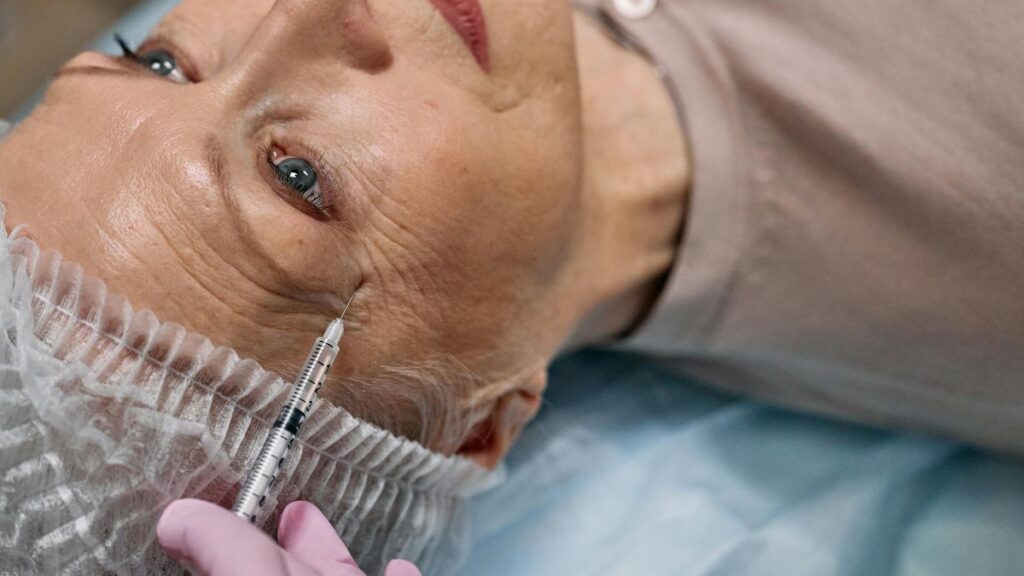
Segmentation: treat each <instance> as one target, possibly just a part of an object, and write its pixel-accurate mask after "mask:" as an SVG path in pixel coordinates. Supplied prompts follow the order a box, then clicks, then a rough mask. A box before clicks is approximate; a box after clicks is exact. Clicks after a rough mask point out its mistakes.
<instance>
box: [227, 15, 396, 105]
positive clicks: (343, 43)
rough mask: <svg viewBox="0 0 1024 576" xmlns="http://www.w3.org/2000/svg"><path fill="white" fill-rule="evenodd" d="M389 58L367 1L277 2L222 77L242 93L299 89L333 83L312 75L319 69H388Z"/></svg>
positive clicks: (386, 42) (384, 39)
mask: <svg viewBox="0 0 1024 576" xmlns="http://www.w3.org/2000/svg"><path fill="white" fill-rule="evenodd" d="M392 58H393V57H392V52H391V46H390V44H389V43H388V40H387V37H386V36H385V32H384V29H383V28H382V26H381V25H380V23H379V22H378V21H377V20H376V19H375V18H374V15H373V12H372V10H371V8H370V6H369V4H368V2H367V0H277V2H275V3H274V6H273V8H272V9H271V10H270V12H269V13H268V15H267V16H266V18H264V20H263V21H262V22H261V23H260V25H259V26H258V27H257V28H256V30H255V31H254V32H253V34H252V36H251V37H250V38H249V41H248V42H247V43H246V46H245V48H244V49H243V50H242V51H241V53H240V54H239V56H238V58H236V59H235V61H234V62H232V63H231V64H230V65H229V67H228V68H227V69H226V70H224V76H223V78H224V80H225V81H226V83H227V84H228V85H230V86H233V87H235V88H236V89H237V91H238V92H239V93H242V94H248V95H253V94H259V93H261V92H263V91H264V90H265V89H266V88H267V87H268V86H280V85H291V86H292V87H293V88H296V89H300V90H301V89H302V87H306V86H309V85H310V83H311V82H316V81H324V80H328V81H337V78H328V79H325V78H321V77H317V76H319V75H320V74H322V73H323V72H324V71H330V70H337V71H343V70H350V71H351V70H355V71H363V72H369V73H372V72H377V71H380V70H382V69H385V68H387V67H389V66H390V65H391V62H392ZM325 63H326V64H328V66H326V67H325V66H321V65H322V64H325ZM282 82H296V83H292V84H283V83H282Z"/></svg>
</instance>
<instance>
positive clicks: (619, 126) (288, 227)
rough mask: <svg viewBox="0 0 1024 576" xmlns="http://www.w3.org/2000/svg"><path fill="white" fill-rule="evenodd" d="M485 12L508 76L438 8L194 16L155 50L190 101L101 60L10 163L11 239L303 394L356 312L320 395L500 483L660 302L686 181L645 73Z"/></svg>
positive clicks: (70, 81)
mask: <svg viewBox="0 0 1024 576" xmlns="http://www.w3.org/2000/svg"><path fill="white" fill-rule="evenodd" d="M481 5H482V9H483V13H484V17H485V19H486V26H487V38H488V42H489V50H488V68H489V70H484V67H483V66H481V65H480V63H479V62H478V59H477V58H474V55H473V53H471V52H470V50H469V49H468V48H467V46H466V44H465V42H463V40H462V39H461V38H460V37H459V35H458V34H456V33H455V31H454V30H453V28H452V27H451V26H450V25H448V23H447V22H446V21H445V19H444V18H443V16H442V15H441V14H440V12H439V10H438V8H437V7H436V6H434V5H433V4H432V3H431V2H429V1H427V0H279V1H277V2H274V1H272V0H216V1H213V0H184V1H183V2H181V4H180V5H179V7H177V8H176V9H175V10H173V11H172V12H171V13H170V14H169V15H168V16H167V17H166V18H165V19H164V20H163V21H162V22H161V24H160V25H158V27H157V28H156V29H155V30H154V31H153V33H152V34H151V36H150V39H149V40H147V41H146V42H144V43H143V44H142V45H141V46H139V47H137V48H136V50H135V51H136V52H137V53H139V54H147V53H152V51H154V50H164V51H166V52H168V53H170V54H172V55H173V57H174V58H175V60H176V62H177V64H178V68H179V69H180V72H181V74H182V77H183V79H186V80H187V82H185V83H177V82H175V81H173V78H170V79H169V78H167V77H162V76H159V75H156V74H154V73H153V72H151V71H150V70H148V69H146V68H145V67H143V66H139V65H137V64H136V63H134V62H132V61H129V60H128V59H124V58H118V57H113V56H107V55H101V54H96V53H86V54H82V55H80V56H79V57H77V58H75V59H74V60H73V61H71V62H70V63H69V64H68V65H67V66H65V67H64V68H63V69H62V71H61V72H60V73H59V74H58V75H57V77H56V79H55V80H54V82H53V84H52V85H51V87H50V89H49V90H48V92H47V95H46V97H45V99H44V102H43V103H42V104H41V105H40V106H39V108H38V109H37V110H36V111H35V112H34V113H33V114H32V115H31V116H30V117H29V118H28V119H27V120H26V121H25V122H24V123H22V124H21V125H20V126H19V127H18V128H17V129H16V130H15V131H14V132H13V133H12V134H11V135H10V136H9V137H8V138H7V139H6V140H5V141H3V142H2V143H0V199H2V201H3V202H4V204H5V205H6V206H7V209H8V212H7V222H6V225H7V227H8V229H11V228H13V227H14V226H15V225H18V224H25V225H27V227H28V228H27V230H28V234H29V235H30V236H31V237H33V238H34V239H35V240H36V241H37V242H38V243H39V244H41V245H42V246H43V247H44V248H55V249H58V250H60V251H61V252H62V253H63V254H64V255H65V257H66V258H68V259H69V260H71V261H75V262H78V263H79V264H81V265H82V266H83V267H84V268H85V271H86V273H89V274H92V275H95V276H98V277H100V278H102V279H104V280H105V281H106V282H107V284H108V285H109V286H110V288H111V289H112V290H115V291H117V292H120V293H122V294H124V295H126V296H127V297H128V298H129V299H130V300H131V301H132V303H133V305H134V306H135V307H136V308H150V309H152V310H153V311H154V312H155V313H156V314H157V316H158V317H160V318H161V319H162V320H164V321H174V322H178V323H180V324H182V325H184V326H185V327H187V328H189V329H191V330H194V331H196V332H200V333H202V334H204V335H206V336H208V337H209V338H210V339H211V340H213V342H215V343H216V344H220V345H226V346H230V347H232V348H234V349H235V350H237V351H238V352H239V353H240V354H242V355H243V356H250V357H253V358H255V359H256V360H259V361H260V362H262V363H263V365H264V366H266V367H267V368H269V369H271V370H276V371H278V372H279V373H281V374H282V375H284V376H286V377H288V376H290V375H291V374H293V372H294V370H295V369H296V368H297V367H298V365H299V364H300V363H301V362H302V360H303V359H304V357H305V353H306V351H307V349H308V346H309V343H310V342H311V341H312V339H313V338H314V337H315V336H316V335H318V334H320V332H321V331H322V330H323V328H324V327H325V326H326V325H327V323H328V322H330V320H331V319H333V318H335V317H337V316H338V315H339V314H340V313H341V311H342V310H343V309H344V307H345V305H346V304H347V303H348V302H349V300H350V298H352V304H351V308H350V309H349V311H348V313H347V316H346V338H345V340H343V342H342V352H341V356H340V357H339V361H338V362H337V363H336V364H335V367H334V370H333V378H332V380H331V381H329V382H328V385H327V386H325V389H324V392H323V393H324V396H325V397H326V398H327V399H329V400H331V401H334V402H336V403H338V404H340V405H341V406H344V407H345V408H347V409H349V410H350V411H352V412H353V413H354V414H356V415H357V416H360V417H363V418H365V419H367V420H370V421H372V422H375V423H378V424H380V425H382V426H385V427H387V428H389V429H391V430H393V431H395V432H397V433H399V434H404V435H406V436H409V437H412V438H414V439H416V440H419V441H421V442H423V443H424V444H426V445H427V446H429V447H431V448H434V449H437V450H441V451H445V452H461V453H463V454H465V455H466V456H469V457H471V458H474V459H476V460H477V461H478V462H479V463H481V464H483V465H485V466H493V465H495V464H496V463H497V462H499V461H500V459H501V458H502V457H503V455H504V454H505V452H506V451H507V450H508V448H509V447H510V446H511V444H512V442H513V441H514V440H515V438H516V436H517V435H518V433H519V431H520V430H521V429H522V427H523V426H524V425H525V424H526V423H527V422H528V421H529V420H530V419H531V418H532V417H533V415H534V414H535V413H536V411H537V409H538V407H539V405H540V401H541V395H542V393H543V391H544V389H545V386H546V382H547V378H546V370H547V366H548V364H549V363H550V361H551V360H552V359H553V357H554V356H555V355H556V354H557V353H558V352H559V351H560V350H564V349H569V348H573V347H577V346H582V345H586V344H590V343H596V342H601V341H607V340H609V339H611V338H613V337H614V336H616V335H617V334H620V333H622V332H624V331H626V330H627V329H628V328H629V327H631V326H632V325H634V324H636V323H637V322H638V321H639V320H640V319H641V318H642V316H643V314H644V312H645V311H646V310H647V309H648V308H649V306H650V304H651V302H652V299H653V298H654V296H655V295H656V293H657V290H658V288H659V284H660V282H661V281H662V280H663V278H664V276H665V274H666V273H667V272H668V270H669V269H670V267H671V264H672V261H673V257H674V254H675V252H676V250H677V249H678V243H679V237H680V230H681V226H682V222H683V217H684V211H685V208H684V207H685V204H686V187H687V182H688V179H689V174H688V166H687V162H686V150H685V145H684V140H683V137H682V134H681V131H680V130H679V128H678V123H677V121H676V113H675V109H674V107H673V105H672V102H671V99H670V98H669V95H668V93H667V91H666V89H665V87H664V86H663V84H662V83H661V81H660V79H659V78H658V77H657V75H656V74H655V72H654V68H653V67H652V66H651V65H650V64H649V63H647V62H645V61H644V60H643V59H642V58H640V57H639V56H637V55H635V54H632V53H630V52H627V51H625V50H623V49H621V48H619V47H618V46H617V45H616V44H615V43H614V42H613V41H612V40H611V39H610V38H609V37H608V36H606V35H605V34H604V32H603V31H601V30H599V29H598V28H597V27H596V26H595V25H593V24H592V23H590V22H589V20H587V19H586V17H584V16H581V15H577V14H574V12H573V9H572V7H571V5H570V4H569V3H568V2H552V1H550V0H484V1H483V2H481ZM623 87H629V88H628V89H624V88H623ZM287 158H299V159H303V160H306V161H308V162H309V165H311V166H312V167H313V168H315V170H316V174H317V177H318V181H319V186H320V190H321V192H322V193H323V195H324V198H325V204H326V208H325V209H324V211H322V212H321V211H319V210H317V209H316V208H314V207H311V206H310V205H309V204H308V203H307V201H306V200H304V199H302V198H301V197H300V196H298V195H297V194H296V193H295V191H294V190H292V189H291V188H289V187H287V186H286V185H284V184H283V183H282V182H281V181H280V180H279V179H278V178H277V176H276V174H275V170H274V167H273V164H274V163H277V162H279V161H280V160H281V159H287Z"/></svg>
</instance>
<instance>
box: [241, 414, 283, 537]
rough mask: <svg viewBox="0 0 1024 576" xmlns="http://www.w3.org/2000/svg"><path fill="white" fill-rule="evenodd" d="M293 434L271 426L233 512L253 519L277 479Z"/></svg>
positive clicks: (247, 518) (250, 519)
mask: <svg viewBox="0 0 1024 576" xmlns="http://www.w3.org/2000/svg"><path fill="white" fill-rule="evenodd" d="M294 439H295V434H293V433H291V432H289V431H287V430H285V429H283V428H273V429H271V431H270V435H269V436H268V437H267V440H266V442H264V443H263V447H262V448H261V449H260V454H259V456H258V457H257V458H256V463H255V464H254V465H253V467H252V469H251V470H250V472H249V476H248V477H247V478H246V479H245V484H244V485H243V486H242V490H241V491H240V492H239V493H238V498H237V499H236V500H235V505H234V507H233V508H232V509H233V510H234V512H235V514H237V515H239V516H241V517H242V518H245V519H246V520H249V521H250V522H251V521H254V520H255V519H256V514H257V513H258V512H259V510H260V508H261V507H262V506H263V501H264V500H265V499H266V497H267V494H269V493H270V487H271V486H272V485H273V484H274V480H276V479H277V473H278V472H280V471H281V464H282V463H283V462H284V458H285V456H286V455H287V454H288V449H289V448H291V445H292V441H293V440H294Z"/></svg>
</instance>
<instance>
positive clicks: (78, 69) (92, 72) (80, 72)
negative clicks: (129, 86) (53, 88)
mask: <svg viewBox="0 0 1024 576" xmlns="http://www.w3.org/2000/svg"><path fill="white" fill-rule="evenodd" d="M65 76H106V77H116V78H134V79H142V78H143V77H142V76H140V75H139V74H138V73H137V72H134V71H132V70H121V69H119V68H104V67H102V66H72V67H70V68H68V67H64V68H61V69H60V70H58V71H57V73H56V74H54V76H53V77H54V78H62V77H65Z"/></svg>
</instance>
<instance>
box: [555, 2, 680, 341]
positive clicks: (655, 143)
mask: <svg viewBox="0 0 1024 576" xmlns="http://www.w3.org/2000/svg"><path fill="white" fill-rule="evenodd" d="M598 26H599V25H598V24H597V23H594V22H592V21H591V20H590V19H589V18H588V17H586V16H584V15H581V14H577V16H576V45H577V55H578V60H579V70H580V85H581V95H582V100H583V134H584V165H583V192H584V195H583V197H584V199H585V206H586V207H587V209H586V218H587V221H586V223H585V230H586V232H585V237H586V238H587V241H586V244H587V259H588V262H587V264H585V265H584V272H583V274H582V275H583V276H584V277H586V278H587V282H586V284H587V285H588V286H589V287H591V288H592V289H593V291H594V292H593V293H591V299H589V300H588V301H591V302H594V304H593V305H592V306H591V308H590V310H589V311H588V312H587V313H586V315H585V316H584V318H583V320H582V322H581V323H580V324H579V325H578V327H577V329H576V331H575V332H574V334H573V336H572V337H571V338H570V342H569V347H570V348H572V347H577V346H584V345H588V344H595V343H599V342H604V341H608V340H611V339H613V338H615V337H616V336H618V335H621V334H623V333H625V332H627V331H628V330H629V329H630V328H631V327H633V326H635V325H636V324H637V323H638V322H639V321H640V320H642V318H643V316H644V315H645V313H646V312H647V311H648V310H649V309H650V306H651V305H652V304H653V301H654V299H655V298H656V296H657V294H658V292H659V291H660V288H661V285H662V284H663V282H664V279H665V276H666V275H667V273H668V271H669V269H670V268H671V266H672V263H673V261H674V259H675V254H676V251H677V249H678V247H679V242H680V232H681V229H682V224H683V220H684V216H685V207H686V196H687V187H688V182H689V177H690V171H689V164H688V161H687V151H686V144H685V141H684V138H683V134H682V130H681V129H680V126H679V122H678V117H677V113H676V108H675V105H674V104H673V102H672V98H671V95H670V94H669V92H668V89H667V88H666V86H665V84H664V82H663V81H662V79H661V78H660V76H659V75H658V73H657V71H656V70H655V68H654V66H653V65H652V64H651V63H650V62H648V61H647V60H646V59H645V58H643V57H642V56H640V55H638V54H635V53H633V52H631V51H628V50H626V49H624V48H622V47H621V46H619V45H618V44H617V43H616V42H615V41H614V39H612V38H611V37H610V36H609V35H608V34H606V33H605V31H603V30H601V29H599V27H598Z"/></svg>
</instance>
